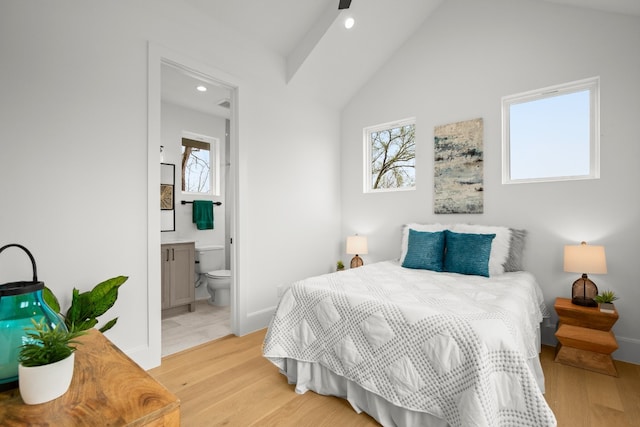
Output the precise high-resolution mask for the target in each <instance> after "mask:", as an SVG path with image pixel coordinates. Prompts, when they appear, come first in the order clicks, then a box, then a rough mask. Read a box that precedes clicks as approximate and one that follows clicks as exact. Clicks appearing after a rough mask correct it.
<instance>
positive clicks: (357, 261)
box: [351, 255, 364, 268]
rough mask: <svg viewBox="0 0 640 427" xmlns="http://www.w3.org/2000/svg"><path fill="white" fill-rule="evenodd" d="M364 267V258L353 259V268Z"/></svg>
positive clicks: (355, 257)
mask: <svg viewBox="0 0 640 427" xmlns="http://www.w3.org/2000/svg"><path fill="white" fill-rule="evenodd" d="M363 265H364V262H363V261H362V258H360V257H359V256H358V255H356V256H354V257H353V258H351V268H356V267H362V266H363Z"/></svg>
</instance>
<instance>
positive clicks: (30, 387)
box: [18, 353, 75, 405]
mask: <svg viewBox="0 0 640 427" xmlns="http://www.w3.org/2000/svg"><path fill="white" fill-rule="evenodd" d="M74 361H75V354H74V353H71V356H69V357H67V358H66V359H63V360H60V361H59V362H55V363H50V364H49V365H43V366H33V367H26V366H22V364H20V365H18V382H19V384H20V395H21V396H22V400H24V403H26V404H28V405H37V404H38V403H44V402H48V401H50V400H53V399H56V398H58V397H60V396H62V395H63V394H65V393H66V392H67V390H68V389H69V385H70V384H71V378H73V364H74Z"/></svg>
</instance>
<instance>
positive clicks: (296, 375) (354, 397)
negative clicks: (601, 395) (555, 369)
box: [280, 328, 544, 427]
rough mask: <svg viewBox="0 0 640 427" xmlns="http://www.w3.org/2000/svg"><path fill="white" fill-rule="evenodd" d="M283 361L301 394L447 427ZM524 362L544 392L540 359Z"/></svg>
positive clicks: (383, 416) (400, 422)
mask: <svg viewBox="0 0 640 427" xmlns="http://www.w3.org/2000/svg"><path fill="white" fill-rule="evenodd" d="M537 332H538V334H537V338H538V348H540V328H538V331H537ZM285 361H286V369H285V371H282V370H281V371H280V372H281V373H282V374H284V375H285V376H286V377H287V379H288V381H289V384H295V385H296V388H295V390H296V393H299V394H304V393H305V392H307V391H309V390H311V391H313V392H315V393H318V394H322V395H327V396H337V397H340V398H343V399H346V400H347V401H348V402H349V403H350V404H351V406H352V407H353V409H354V410H355V411H356V412H357V413H361V412H366V413H367V414H369V415H371V416H372V417H373V418H374V419H375V420H376V421H378V422H379V423H380V424H382V425H383V426H385V427H395V426H399V427H413V426H428V427H448V426H449V424H448V423H447V422H446V421H444V420H442V419H440V418H438V417H436V416H434V415H431V414H428V413H426V412H418V411H413V410H410V409H406V408H401V407H399V406H396V405H394V404H392V403H390V402H389V401H387V400H385V399H383V398H382V397H380V396H378V395H377V394H374V393H371V392H369V391H367V390H365V389H364V388H362V387H360V386H359V385H358V384H356V383H355V382H353V381H350V380H348V379H346V378H344V377H342V376H340V375H337V374H335V373H333V372H332V371H330V370H329V369H327V368H325V367H324V366H322V365H320V364H318V363H312V362H301V361H297V360H294V359H286V360H285ZM527 363H528V365H529V369H530V370H531V373H532V374H533V376H534V377H535V379H536V382H537V383H538V386H539V387H540V390H541V391H542V393H544V374H543V371H542V365H540V359H539V358H538V357H535V358H531V359H529V360H528V361H527Z"/></svg>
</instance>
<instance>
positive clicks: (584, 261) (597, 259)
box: [564, 242, 607, 274]
mask: <svg viewBox="0 0 640 427" xmlns="http://www.w3.org/2000/svg"><path fill="white" fill-rule="evenodd" d="M564 271H567V272H570V273H589V274H606V273H607V259H606V256H605V253H604V246H594V245H587V244H586V242H582V243H581V244H580V245H566V246H565V247H564Z"/></svg>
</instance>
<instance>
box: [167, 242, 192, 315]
mask: <svg viewBox="0 0 640 427" xmlns="http://www.w3.org/2000/svg"><path fill="white" fill-rule="evenodd" d="M160 256H161V257H162V309H163V310H168V309H171V308H174V307H180V306H185V305H188V306H189V311H194V310H195V309H196V304H195V302H196V289H195V285H194V283H195V271H194V268H195V256H196V250H195V243H193V242H188V243H165V244H163V245H161V251H160Z"/></svg>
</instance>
